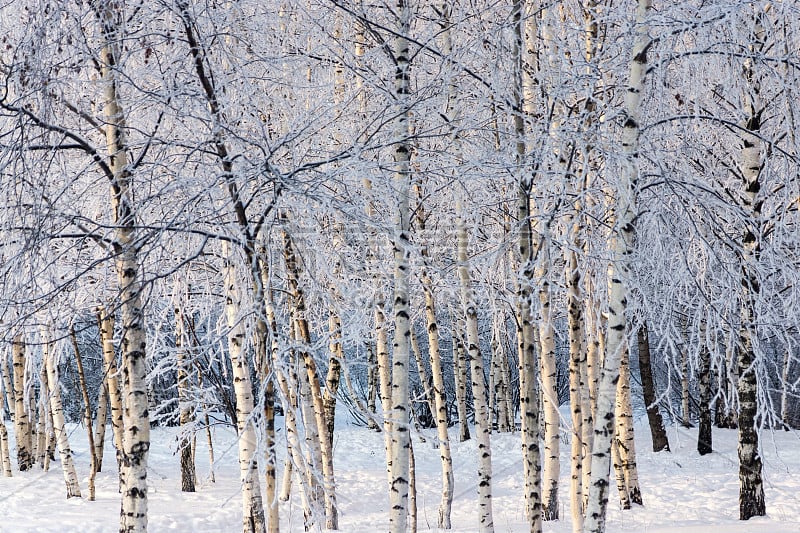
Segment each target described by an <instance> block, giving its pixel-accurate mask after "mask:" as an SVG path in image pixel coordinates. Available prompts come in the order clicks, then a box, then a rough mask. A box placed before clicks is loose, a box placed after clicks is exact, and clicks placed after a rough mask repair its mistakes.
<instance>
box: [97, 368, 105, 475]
mask: <svg viewBox="0 0 800 533" xmlns="http://www.w3.org/2000/svg"><path fill="white" fill-rule="evenodd" d="M107 418H108V386H107V384H106V380H105V379H103V381H102V382H101V383H100V387H99V388H98V390H97V420H96V422H95V429H94V455H95V458H96V459H97V471H98V472H100V471H102V469H103V450H104V446H105V440H106V419H107Z"/></svg>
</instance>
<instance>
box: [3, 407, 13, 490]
mask: <svg viewBox="0 0 800 533" xmlns="http://www.w3.org/2000/svg"><path fill="white" fill-rule="evenodd" d="M0 460H2V463H3V476H4V477H11V476H12V475H13V474H12V473H11V450H10V449H9V446H8V429H7V428H6V421H5V420H4V419H0Z"/></svg>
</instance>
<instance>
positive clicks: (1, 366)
mask: <svg viewBox="0 0 800 533" xmlns="http://www.w3.org/2000/svg"><path fill="white" fill-rule="evenodd" d="M0 372H2V373H3V391H4V393H5V399H6V403H7V404H8V414H9V415H10V416H11V417H12V418H13V417H14V409H15V407H14V386H13V385H12V384H11V372H9V370H8V353H7V352H6V351H5V350H3V353H2V355H0Z"/></svg>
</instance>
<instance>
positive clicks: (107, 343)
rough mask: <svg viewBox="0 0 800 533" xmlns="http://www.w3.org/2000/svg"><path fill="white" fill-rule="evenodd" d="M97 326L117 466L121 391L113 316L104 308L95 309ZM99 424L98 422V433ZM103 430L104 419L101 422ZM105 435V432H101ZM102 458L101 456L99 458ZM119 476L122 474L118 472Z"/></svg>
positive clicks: (119, 454)
mask: <svg viewBox="0 0 800 533" xmlns="http://www.w3.org/2000/svg"><path fill="white" fill-rule="evenodd" d="M97 325H98V327H99V328H100V344H101V346H102V350H103V369H104V373H105V381H106V387H107V393H106V397H107V399H108V405H109V406H110V407H111V433H112V436H113V438H114V448H116V451H117V454H116V455H117V464H118V465H120V464H121V462H122V455H121V454H122V433H123V431H122V391H121V390H120V386H119V374H118V372H117V355H116V352H115V350H114V315H110V314H108V313H107V312H106V310H105V308H104V307H102V306H100V307H98V308H97ZM100 426H101V422H100V421H99V420H98V431H99V430H100ZM102 426H103V428H105V419H103V421H102ZM103 434H105V431H104V432H103ZM101 457H102V456H101ZM120 475H122V472H121V471H120Z"/></svg>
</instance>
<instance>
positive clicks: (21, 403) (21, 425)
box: [11, 334, 33, 472]
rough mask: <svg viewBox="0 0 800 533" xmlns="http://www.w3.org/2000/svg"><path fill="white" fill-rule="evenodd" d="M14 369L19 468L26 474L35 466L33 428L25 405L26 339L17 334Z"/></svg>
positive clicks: (13, 360) (14, 344)
mask: <svg viewBox="0 0 800 533" xmlns="http://www.w3.org/2000/svg"><path fill="white" fill-rule="evenodd" d="M11 351H12V363H11V364H12V368H13V369H14V385H13V387H14V388H13V390H14V436H15V437H16V442H17V467H18V468H19V471H20V472H25V471H26V470H28V469H30V468H31V467H32V466H33V438H32V436H31V433H32V426H31V422H30V418H29V417H28V409H27V405H26V404H25V338H24V337H23V336H22V334H17V335H16V336H15V337H14V341H13V343H12V345H11Z"/></svg>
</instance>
